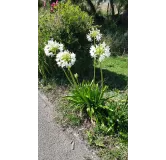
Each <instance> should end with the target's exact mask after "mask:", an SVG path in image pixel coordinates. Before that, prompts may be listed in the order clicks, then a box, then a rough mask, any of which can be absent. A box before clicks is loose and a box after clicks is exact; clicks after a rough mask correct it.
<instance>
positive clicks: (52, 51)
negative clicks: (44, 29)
mask: <svg viewBox="0 0 166 160" xmlns="http://www.w3.org/2000/svg"><path fill="white" fill-rule="evenodd" d="M58 51H63V44H61V43H58V42H57V41H53V39H51V40H49V41H48V43H47V44H46V46H45V48H44V52H45V54H46V56H51V57H52V56H54V55H56V54H57V52H58Z"/></svg>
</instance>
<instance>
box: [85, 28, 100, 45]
mask: <svg viewBox="0 0 166 160" xmlns="http://www.w3.org/2000/svg"><path fill="white" fill-rule="evenodd" d="M86 37H87V40H88V41H90V42H92V40H93V39H95V40H97V41H98V42H99V41H100V40H101V37H102V34H101V33H100V30H98V29H94V28H92V30H90V32H89V34H87V35H86Z"/></svg>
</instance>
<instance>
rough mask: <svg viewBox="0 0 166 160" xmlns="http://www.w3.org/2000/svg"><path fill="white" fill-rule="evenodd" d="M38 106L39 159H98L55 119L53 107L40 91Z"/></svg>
mask: <svg viewBox="0 0 166 160" xmlns="http://www.w3.org/2000/svg"><path fill="white" fill-rule="evenodd" d="M38 108H39V111H38V145H39V146H38V157H39V158H38V160H98V158H97V157H96V156H95V155H94V154H92V152H91V151H89V150H88V149H87V147H86V145H85V144H84V142H82V141H81V140H79V139H78V138H76V137H75V136H73V135H70V134H69V133H67V132H66V131H63V129H62V128H61V127H60V126H59V125H57V124H56V123H55V121H53V116H52V109H53V108H52V107H51V105H50V104H49V102H48V101H47V99H46V97H44V95H42V94H41V93H40V92H39V94H38ZM87 157H89V158H87Z"/></svg>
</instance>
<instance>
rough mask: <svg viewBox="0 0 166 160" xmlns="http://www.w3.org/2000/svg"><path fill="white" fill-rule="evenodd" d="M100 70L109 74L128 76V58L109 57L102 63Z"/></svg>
mask: <svg viewBox="0 0 166 160" xmlns="http://www.w3.org/2000/svg"><path fill="white" fill-rule="evenodd" d="M102 68H103V69H107V70H108V71H110V72H115V73H117V74H122V75H124V76H128V57H127V56H117V57H109V58H107V59H106V60H104V61H103V63H102Z"/></svg>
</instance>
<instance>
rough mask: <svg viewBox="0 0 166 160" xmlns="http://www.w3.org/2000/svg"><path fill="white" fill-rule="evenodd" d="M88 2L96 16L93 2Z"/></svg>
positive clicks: (88, 0) (89, 0)
mask: <svg viewBox="0 0 166 160" xmlns="http://www.w3.org/2000/svg"><path fill="white" fill-rule="evenodd" d="M86 1H87V3H88V4H89V6H90V8H91V10H92V12H93V13H94V14H96V9H95V6H94V5H93V3H92V2H91V0H86Z"/></svg>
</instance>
